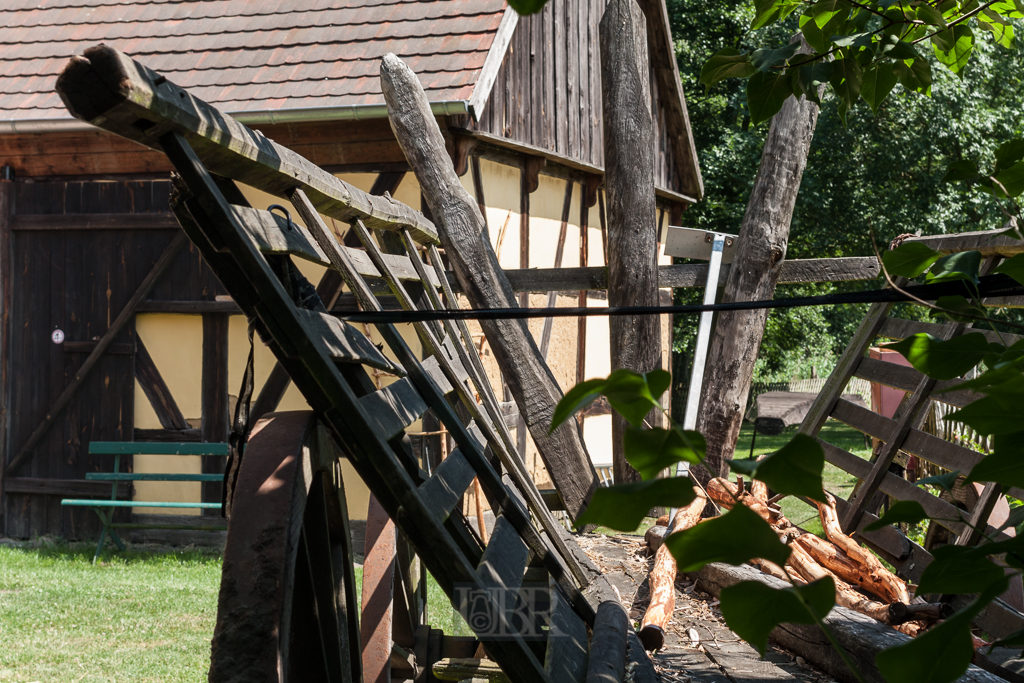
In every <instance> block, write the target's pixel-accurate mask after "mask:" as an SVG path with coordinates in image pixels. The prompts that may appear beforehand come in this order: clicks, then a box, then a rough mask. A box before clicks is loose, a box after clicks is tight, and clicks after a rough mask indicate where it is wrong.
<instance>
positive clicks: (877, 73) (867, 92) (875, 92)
mask: <svg viewBox="0 0 1024 683" xmlns="http://www.w3.org/2000/svg"><path fill="white" fill-rule="evenodd" d="M896 82H897V81H896V73H895V71H894V69H893V65H892V64H886V63H884V62H876V63H874V64H872V65H871V66H869V67H868V68H867V69H865V70H864V83H863V85H862V86H861V90H860V94H861V97H863V98H864V101H865V102H867V103H868V106H870V107H871V111H872V112H874V113H876V114H877V113H878V108H879V107H880V106H881V105H882V102H884V101H885V98H887V97H888V96H889V93H890V92H892V89H893V88H894V87H896Z"/></svg>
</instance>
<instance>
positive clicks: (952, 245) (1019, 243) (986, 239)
mask: <svg viewBox="0 0 1024 683" xmlns="http://www.w3.org/2000/svg"><path fill="white" fill-rule="evenodd" d="M1002 233H1003V230H980V231H978V232H962V233H960V234H958V235H929V236H927V237H909V238H907V240H906V241H907V242H920V243H921V244H923V245H925V246H926V247H928V248H930V249H934V250H935V251H941V252H942V253H943V254H954V253H956V252H958V251H980V252H981V255H982V256H994V255H998V256H1004V257H1006V258H1009V257H1011V256H1016V255H1017V254H1021V253H1024V240H1019V239H1015V238H1014V237H1010V236H1008V235H1005V234H1002Z"/></svg>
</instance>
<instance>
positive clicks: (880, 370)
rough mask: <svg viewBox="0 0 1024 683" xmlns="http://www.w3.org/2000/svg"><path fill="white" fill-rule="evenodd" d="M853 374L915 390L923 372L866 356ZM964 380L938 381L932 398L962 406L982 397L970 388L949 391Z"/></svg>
mask: <svg viewBox="0 0 1024 683" xmlns="http://www.w3.org/2000/svg"><path fill="white" fill-rule="evenodd" d="M853 374H854V376H855V377H860V378H861V379H866V380H867V381H869V382H877V383H879V384H881V385H884V386H887V387H892V388H893V389H899V390H901V391H913V390H914V387H916V386H917V384H918V383H919V382H920V381H921V373H920V372H918V371H917V370H915V369H914V368H911V367H907V366H906V365H899V364H897V363H886V362H885V361H883V360H878V359H877V358H871V357H870V356H864V357H863V358H862V359H861V361H860V365H858V366H857V370H856V371H855V372H854V373H853ZM963 381H964V380H962V379H950V380H943V381H941V382H936V383H935V389H934V390H933V391H932V395H931V399H932V400H933V401H941V402H942V403H948V404H949V405H952V406H957V407H958V408H962V407H964V406H965V405H967V404H968V403H970V402H972V401H976V400H978V399H979V398H981V394H976V393H975V392H973V391H970V390H968V391H949V390H950V389H954V388H955V387H956V386H957V385H958V384H962V383H963Z"/></svg>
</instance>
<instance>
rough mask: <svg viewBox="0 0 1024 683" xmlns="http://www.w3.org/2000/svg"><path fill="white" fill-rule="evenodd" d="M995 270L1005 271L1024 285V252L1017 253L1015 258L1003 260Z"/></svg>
mask: <svg viewBox="0 0 1024 683" xmlns="http://www.w3.org/2000/svg"><path fill="white" fill-rule="evenodd" d="M995 272H997V273H1005V274H1006V275H1009V276H1010V277H1012V278H1013V279H1014V280H1016V281H1017V282H1019V283H1020V284H1022V285H1024V254H1017V255H1016V256H1014V257H1013V258H1010V259H1007V260H1006V261H1003V262H1002V263H1000V264H999V267H998V268H996V270H995Z"/></svg>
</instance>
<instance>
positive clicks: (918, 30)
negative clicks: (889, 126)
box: [700, 0, 1024, 124]
mask: <svg viewBox="0 0 1024 683" xmlns="http://www.w3.org/2000/svg"><path fill="white" fill-rule="evenodd" d="M754 7H755V13H754V19H753V21H752V22H751V24H750V29H751V30H757V29H763V28H766V27H768V26H771V25H773V24H777V23H779V22H781V21H783V20H784V19H786V18H787V17H788V16H790V15H791V14H793V13H794V12H797V11H798V10H802V13H801V14H800V17H799V21H798V23H799V27H800V38H801V39H802V40H803V42H805V43H806V44H807V45H808V46H809V48H810V51H811V52H810V54H803V53H802V52H798V50H797V47H798V44H797V43H796V42H792V43H790V44H788V45H783V46H779V47H764V48H761V49H758V50H754V51H753V52H750V53H740V52H739V51H737V50H735V49H733V48H726V49H724V50H721V51H719V52H717V53H716V54H715V55H713V56H712V57H711V58H710V59H709V60H708V61H707V63H706V64H705V65H704V68H703V70H702V71H701V75H700V81H701V83H703V84H704V85H705V86H707V87H708V88H710V87H711V86H712V85H714V84H715V83H717V82H719V81H721V80H723V79H725V78H746V79H749V81H748V85H747V104H748V107H749V108H750V115H751V122H752V123H755V124H756V123H759V122H761V121H767V120H768V119H770V118H771V117H772V116H774V115H775V114H776V113H777V112H778V111H779V109H780V108H781V107H782V103H783V102H784V101H785V99H786V98H787V97H788V96H789V95H795V96H797V97H800V96H801V95H805V96H806V97H807V98H808V99H811V100H813V101H816V102H817V101H819V97H818V88H819V86H828V87H829V88H831V91H832V92H833V94H834V95H835V96H836V97H837V98H838V99H839V103H840V104H839V114H840V116H841V117H842V118H843V120H844V121H845V120H846V113H847V111H849V109H850V108H851V107H852V106H853V105H854V104H855V103H856V102H857V101H858V100H860V99H863V100H864V101H865V102H867V104H868V105H869V106H870V107H871V109H872V110H873V111H875V112H877V111H878V107H879V106H880V105H881V104H882V102H884V101H885V99H886V98H887V97H888V96H889V94H890V93H891V92H892V91H893V89H894V88H895V87H896V85H897V84H899V85H900V86H901V87H902V88H903V89H904V90H907V91H910V92H916V93H920V94H923V95H930V94H931V87H932V71H931V63H930V61H929V57H928V55H927V54H925V53H924V52H923V50H926V49H927V48H926V47H922V44H923V43H930V44H931V48H932V49H931V52H932V54H933V55H934V58H935V59H936V60H937V61H938V62H939V63H940V64H942V65H943V66H944V67H946V68H947V69H949V70H950V71H952V72H953V73H955V74H958V75H962V73H963V70H964V68H965V67H966V66H967V64H968V63H969V62H970V59H971V55H972V53H973V52H974V47H975V42H976V37H975V31H976V30H981V31H984V32H987V33H989V34H990V35H991V39H992V41H993V42H994V43H995V44H996V45H998V46H1000V47H1002V48H1006V49H1014V48H1015V47H1016V42H1015V35H1014V27H1015V20H1018V19H1021V18H1024V0H991V1H989V2H985V3H979V2H978V0H942V1H939V2H934V3H929V2H918V1H908V0H897V1H894V0H817V2H804V1H803V0H754Z"/></svg>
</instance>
